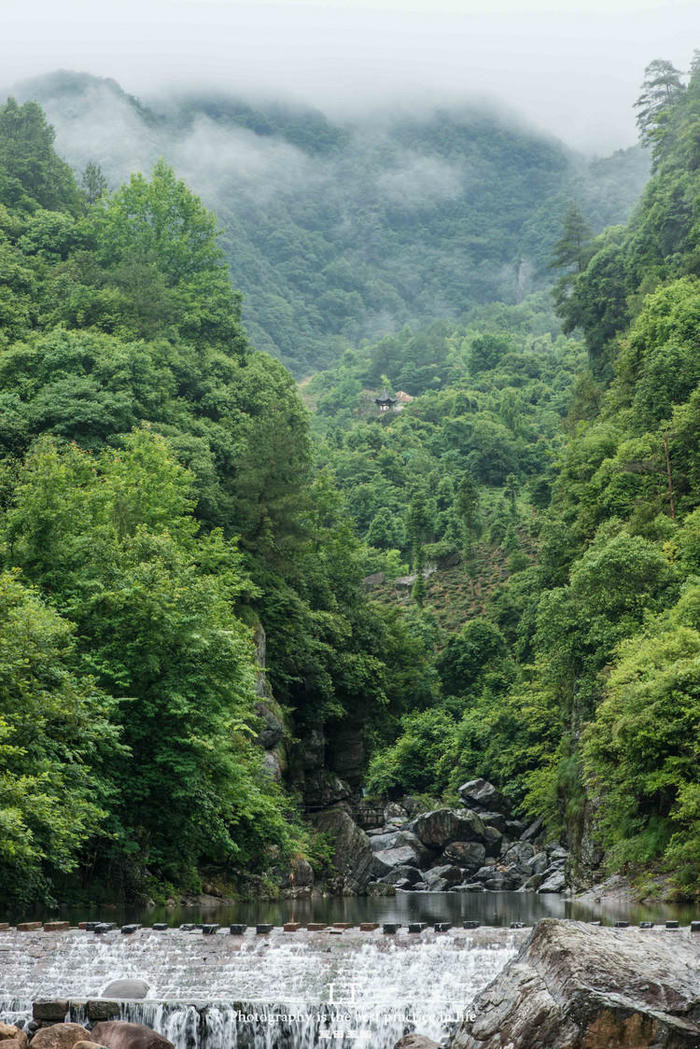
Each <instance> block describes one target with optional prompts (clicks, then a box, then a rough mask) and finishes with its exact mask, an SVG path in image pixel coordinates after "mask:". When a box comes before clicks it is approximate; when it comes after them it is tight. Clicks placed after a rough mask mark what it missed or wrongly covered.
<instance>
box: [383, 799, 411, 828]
mask: <svg viewBox="0 0 700 1049" xmlns="http://www.w3.org/2000/svg"><path fill="white" fill-rule="evenodd" d="M392 820H401V822H402V823H405V822H406V821H407V820H408V813H407V812H406V810H405V809H404V808H403V807H402V806H401V805H399V803H398V802H397V801H390V802H389V804H388V805H387V806H386V808H385V809H384V822H385V823H390V822H391V821H392Z"/></svg>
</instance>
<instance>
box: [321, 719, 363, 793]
mask: <svg viewBox="0 0 700 1049" xmlns="http://www.w3.org/2000/svg"><path fill="white" fill-rule="evenodd" d="M328 750H329V755H328V763H329V765H330V767H331V768H332V769H333V771H334V772H337V773H338V775H339V776H340V777H341V779H343V780H345V781H346V782H347V783H349V784H350V786H351V787H353V788H355V789H358V788H359V787H360V785H361V783H362V778H363V775H364V771H365V764H366V760H365V758H366V754H365V730H364V726H363V725H362V724H355V723H343V724H342V726H341V727H340V728H338V729H337V730H336V731H335V733H334V734H333V737H332V739H330V738H329V741H328Z"/></svg>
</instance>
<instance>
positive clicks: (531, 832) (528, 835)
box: [520, 816, 544, 841]
mask: <svg viewBox="0 0 700 1049" xmlns="http://www.w3.org/2000/svg"><path fill="white" fill-rule="evenodd" d="M543 824H544V820H543V818H542V817H541V816H538V817H537V819H536V820H535V821H534V822H533V823H531V824H530V826H529V827H528V828H527V830H524V831H523V833H522V834H521V835H520V840H521V841H534V840H535V838H536V837H537V835H538V834H539V833H540V831H541V830H542V826H543Z"/></svg>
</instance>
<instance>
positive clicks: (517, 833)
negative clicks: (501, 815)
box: [503, 820, 525, 841]
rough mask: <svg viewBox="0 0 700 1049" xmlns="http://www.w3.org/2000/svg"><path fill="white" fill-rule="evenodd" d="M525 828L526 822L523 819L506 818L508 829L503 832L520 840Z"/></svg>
mask: <svg viewBox="0 0 700 1049" xmlns="http://www.w3.org/2000/svg"><path fill="white" fill-rule="evenodd" d="M524 830H525V824H524V823H523V821H522V820H506V829H505V830H504V831H503V833H504V834H505V835H506V837H508V838H513V839H514V840H515V841H519V840H520V837H521V835H522V833H523V831H524Z"/></svg>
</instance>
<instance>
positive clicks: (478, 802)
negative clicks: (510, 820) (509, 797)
mask: <svg viewBox="0 0 700 1049" xmlns="http://www.w3.org/2000/svg"><path fill="white" fill-rule="evenodd" d="M458 791H459V796H460V798H461V799H462V804H463V805H466V806H467V808H468V809H477V811H478V812H508V811H509V809H510V805H509V803H508V802H507V801H506V799H505V798H504V797H503V795H502V794H501V793H500V792H499V791H498V790H496V788H495V787H494V785H493V783H489V781H488V780H487V779H470V780H469V782H468V783H463V784H462V786H461V787H458Z"/></svg>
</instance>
